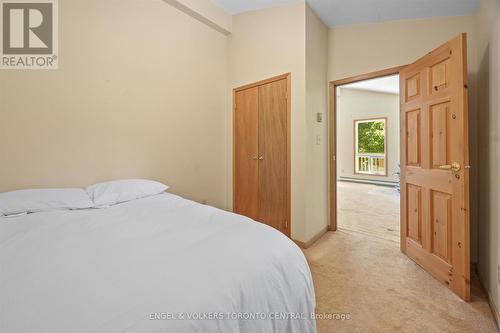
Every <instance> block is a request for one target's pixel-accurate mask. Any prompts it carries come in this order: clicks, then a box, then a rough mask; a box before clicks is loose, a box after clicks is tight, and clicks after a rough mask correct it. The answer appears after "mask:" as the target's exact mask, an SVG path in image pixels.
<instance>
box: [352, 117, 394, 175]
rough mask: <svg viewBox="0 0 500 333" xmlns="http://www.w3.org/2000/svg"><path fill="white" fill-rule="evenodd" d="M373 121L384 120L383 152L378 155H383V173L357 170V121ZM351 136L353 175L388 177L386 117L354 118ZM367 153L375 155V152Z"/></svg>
mask: <svg viewBox="0 0 500 333" xmlns="http://www.w3.org/2000/svg"><path fill="white" fill-rule="evenodd" d="M375 121H383V122H384V153H383V155H382V154H380V156H383V157H384V173H383V174H382V173H369V172H359V171H358V170H357V169H358V168H357V157H358V154H359V153H358V126H357V125H358V123H369V122H375ZM353 137H354V142H353V144H354V159H353V161H354V175H356V176H376V177H388V166H387V165H388V160H389V156H388V155H389V154H388V153H387V143H388V141H389V140H388V137H387V117H374V118H363V119H354V120H353ZM369 155H377V154H369Z"/></svg>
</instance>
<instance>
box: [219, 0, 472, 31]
mask: <svg viewBox="0 0 500 333" xmlns="http://www.w3.org/2000/svg"><path fill="white" fill-rule="evenodd" d="M212 1H214V2H215V3H216V4H218V5H219V6H221V7H222V8H224V9H225V10H226V11H227V12H229V13H230V14H239V13H243V12H247V11H252V10H257V9H262V8H267V7H273V6H280V5H285V4H289V3H294V2H299V1H298V0H212ZM479 1H480V0H307V2H308V3H309V5H310V6H311V7H312V8H313V9H314V11H315V12H316V13H317V14H318V15H319V16H320V17H321V19H322V20H323V22H325V24H326V25H328V26H330V27H334V26H339V25H349V24H360V23H374V22H384V21H395V20H409V19H421V18H431V17H438V16H459V15H467V14H472V13H474V12H475V11H476V10H477V8H478V6H479Z"/></svg>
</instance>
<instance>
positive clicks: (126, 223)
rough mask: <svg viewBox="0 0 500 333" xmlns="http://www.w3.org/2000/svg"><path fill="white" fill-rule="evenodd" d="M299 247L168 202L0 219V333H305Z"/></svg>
mask: <svg viewBox="0 0 500 333" xmlns="http://www.w3.org/2000/svg"><path fill="white" fill-rule="evenodd" d="M314 305H315V299H314V290H313V285H312V280H311V274H310V271H309V267H308V265H307V262H306V260H305V258H304V255H303V254H302V252H301V251H300V249H299V248H298V247H297V246H296V245H295V244H293V242H291V241H290V240H289V239H288V238H286V237H284V236H283V235H282V234H281V233H279V232H278V231H276V230H274V229H272V228H271V227H268V226H266V225H264V224H261V223H257V222H254V221H252V220H250V219H248V218H245V217H243V216H240V215H236V214H232V213H228V212H225V211H222V210H219V209H216V208H213V207H210V206H204V205H200V204H197V203H195V202H192V201H189V200H185V199H182V198H180V197H178V196H175V195H172V194H161V195H157V196H153V197H150V198H145V199H140V200H134V201H130V202H127V203H124V204H120V205H116V206H112V207H110V208H106V209H88V210H80V211H52V212H43V213H35V214H29V215H25V216H19V217H10V218H0V332H6V333H16V332H40V333H42V332H50V333H57V332H64V333H71V332H106V333H112V332H143V333H148V332H231V333H233V332H234V333H237V332H241V333H244V332H248V333H257V332H283V333H285V332H286V333H294V332H297V333H299V332H300V333H309V332H316V324H315V320H314V319H311V318H312V317H311V316H312V315H313V314H314Z"/></svg>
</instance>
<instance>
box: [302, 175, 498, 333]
mask: <svg viewBox="0 0 500 333" xmlns="http://www.w3.org/2000/svg"><path fill="white" fill-rule="evenodd" d="M398 207H399V198H398V194H397V192H394V190H393V189H391V188H387V187H381V186H374V185H365V184H356V183H347V182H340V183H339V227H340V229H339V230H338V231H336V232H328V233H327V234H326V235H325V236H324V237H322V238H321V239H320V240H319V241H318V242H317V243H316V244H314V245H313V246H312V247H310V248H309V249H307V250H305V254H306V257H307V259H308V261H309V264H310V266H311V270H312V273H313V279H314V284H315V289H316V297H317V313H318V314H320V315H321V314H323V313H326V314H331V313H336V314H348V315H349V316H350V319H348V320H328V319H325V320H318V321H317V324H318V332H319V333H326V332H497V328H496V326H495V323H494V321H493V317H492V314H491V311H490V308H489V306H488V303H487V301H486V299H485V296H484V294H483V293H482V292H481V290H480V288H479V287H477V285H476V286H475V287H474V288H473V299H472V302H470V303H466V302H463V301H462V300H461V299H460V298H458V297H457V296H455V295H454V294H453V293H452V292H451V291H449V290H448V289H447V288H446V287H445V286H444V285H442V284H441V283H440V282H438V281H436V280H434V279H433V278H432V277H431V276H430V275H429V274H428V273H426V272H425V271H424V270H422V269H421V268H420V267H419V266H418V265H416V264H415V263H414V262H413V261H411V260H410V259H408V258H407V257H406V256H404V255H403V254H401V252H400V251H399V236H398V235H399V212H398V210H399V209H398Z"/></svg>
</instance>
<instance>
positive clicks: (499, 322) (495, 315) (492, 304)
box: [471, 263, 500, 330]
mask: <svg viewBox="0 0 500 333" xmlns="http://www.w3.org/2000/svg"><path fill="white" fill-rule="evenodd" d="M472 264H473V266H472ZM471 268H472V269H475V270H476V273H477V276H478V277H479V284H480V285H481V288H482V289H483V291H484V292H485V293H486V297H487V298H488V304H489V305H490V310H491V314H492V315H493V319H494V320H495V324H497V328H498V329H499V330H500V312H499V311H498V308H497V305H496V304H495V302H494V301H493V298H492V297H491V294H490V292H489V291H488V289H486V288H485V287H484V284H483V280H481V275H480V274H479V269H478V265H477V264H476V263H471Z"/></svg>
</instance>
